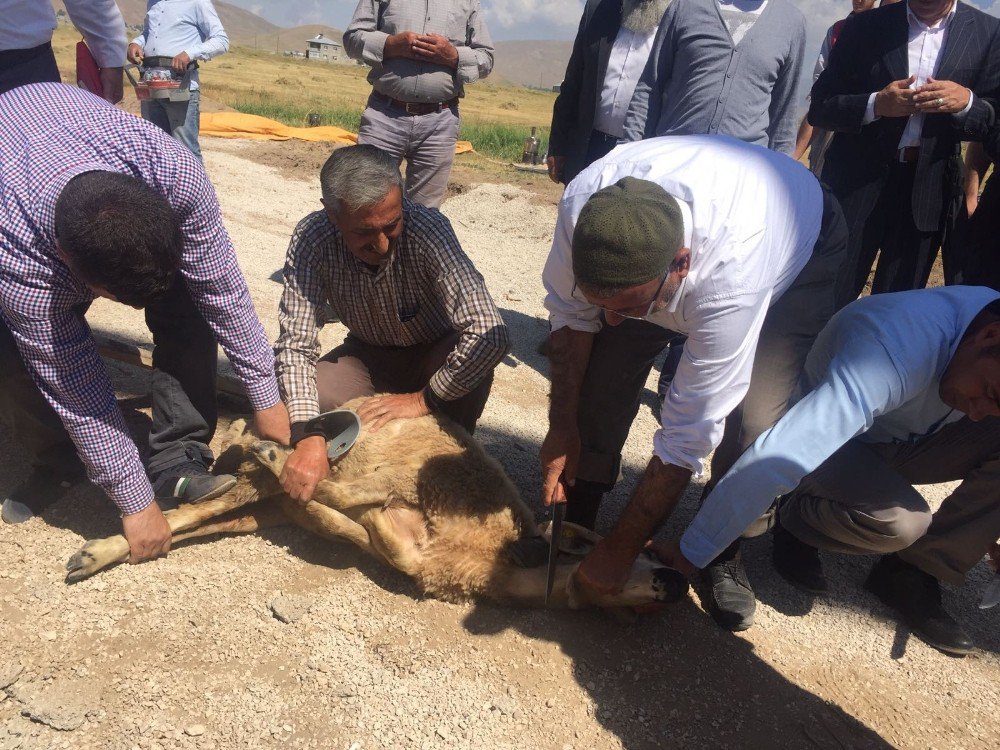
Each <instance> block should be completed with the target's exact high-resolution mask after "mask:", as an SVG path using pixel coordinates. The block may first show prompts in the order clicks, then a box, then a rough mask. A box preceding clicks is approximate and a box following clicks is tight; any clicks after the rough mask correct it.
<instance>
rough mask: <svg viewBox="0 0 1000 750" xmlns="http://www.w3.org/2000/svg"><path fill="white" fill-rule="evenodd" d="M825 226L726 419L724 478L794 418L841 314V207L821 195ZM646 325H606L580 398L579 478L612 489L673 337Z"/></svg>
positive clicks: (718, 454)
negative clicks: (818, 343) (791, 409)
mask: <svg viewBox="0 0 1000 750" xmlns="http://www.w3.org/2000/svg"><path fill="white" fill-rule="evenodd" d="M823 196H824V210H823V226H822V229H821V230H820V234H819V237H818V238H817V240H816V244H815V246H814V249H813V254H812V257H811V258H810V259H809V262H808V263H806V265H805V267H804V268H803V269H802V270H801V271H800V272H799V275H798V276H797V277H796V278H795V281H794V282H793V283H792V286H791V287H789V288H788V289H786V290H785V293H784V294H782V295H781V297H780V298H779V299H778V300H777V301H776V302H775V303H774V304H773V305H771V309H770V310H768V313H767V316H766V317H765V319H764V326H763V329H762V330H761V334H760V340H759V342H758V344H757V351H756V354H755V356H754V364H753V370H752V372H751V375H750V388H749V390H748V391H747V395H746V397H745V398H744V399H743V403H742V404H741V405H740V406H738V407H737V408H736V409H735V410H734V411H733V412H732V413H731V414H730V415H729V417H728V418H727V419H726V428H725V434H724V436H723V439H722V443H721V444H720V445H719V447H718V448H717V449H716V451H715V455H714V456H713V458H712V476H713V477H714V478H721V477H722V476H723V475H724V474H725V473H726V472H727V471H728V470H729V467H731V466H732V465H733V464H734V463H735V462H736V459H737V458H739V456H740V454H741V453H742V452H743V451H744V450H746V449H747V448H748V447H749V446H750V445H751V444H752V443H753V441H754V440H756V439H757V437H758V436H759V435H760V434H761V433H762V432H764V431H765V430H767V429H768V428H769V427H771V425H773V424H774V423H775V422H777V421H778V420H779V419H780V418H781V417H782V416H783V415H784V413H785V412H786V411H787V410H788V405H789V401H790V399H791V397H792V395H793V393H794V391H795V388H796V386H797V385H798V381H799V377H800V376H801V374H802V368H803V366H804V365H805V360H806V355H807V354H808V353H809V349H810V348H811V347H812V344H813V341H814V340H815V339H816V336H817V334H819V332H820V330H822V328H823V326H825V325H826V322H827V321H828V320H829V319H830V317H831V316H832V315H833V313H834V312H835V309H836V308H835V304H836V291H837V286H838V279H839V274H840V270H841V266H842V262H843V257H844V250H845V248H846V247H847V226H846V225H845V223H844V217H843V215H842V214H841V212H840V206H839V205H838V204H837V202H836V199H834V198H833V196H832V195H830V194H829V193H827V192H826V191H825V190H824V192H823ZM678 335H679V334H677V333H676V332H674V331H668V330H665V329H663V328H661V327H659V326H657V325H654V324H653V323H648V322H646V321H635V320H626V321H625V322H624V323H622V324H621V325H618V326H608V325H605V326H604V327H603V328H602V329H601V330H600V332H599V333H598V334H597V335H596V336H595V337H594V345H593V349H592V350H591V354H590V362H589V363H588V365H587V373H586V375H585V376H584V381H583V387H582V389H581V395H580V412H579V415H578V420H577V423H578V425H579V428H580V439H581V443H582V450H581V454H580V463H579V468H578V469H577V476H578V477H579V478H580V479H583V480H586V481H588V482H593V483H594V484H596V485H599V486H602V487H603V488H604V489H605V490H608V489H611V487H613V486H614V484H615V482H616V481H617V480H618V473H619V468H620V465H621V449H622V446H623V445H624V444H625V438H626V437H627V436H628V432H629V428H630V427H631V426H632V421H633V420H634V419H635V415H636V413H637V412H638V410H639V398H640V396H641V394H642V389H643V387H644V385H645V383H646V379H647V377H648V376H649V371H650V368H651V367H652V365H653V360H654V359H655V358H656V356H657V355H658V354H659V353H660V352H661V351H662V350H663V347H664V346H666V345H667V343H668V342H669V341H670V340H671V339H672V338H674V337H676V336H678Z"/></svg>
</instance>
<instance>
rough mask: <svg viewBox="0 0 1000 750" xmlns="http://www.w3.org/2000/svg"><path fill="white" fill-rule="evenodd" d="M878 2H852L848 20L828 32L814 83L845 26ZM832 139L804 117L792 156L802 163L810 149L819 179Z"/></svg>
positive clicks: (826, 131)
mask: <svg viewBox="0 0 1000 750" xmlns="http://www.w3.org/2000/svg"><path fill="white" fill-rule="evenodd" d="M876 2H877V0H851V12H850V13H849V14H848V15H847V18H841V19H840V20H839V21H837V22H836V23H834V24H832V25H831V26H830V28H828V29H827V30H826V36H824V37H823V44H822V45H820V48H819V56H818V57H817V58H816V66H815V67H814V68H813V83H816V79H817V78H819V74H820V73H822V72H823V71H824V70H825V69H826V64H827V61H828V60H829V59H830V51H831V50H832V49H833V45H835V44H836V43H837V39H838V38H839V37H840V32H841V30H842V29H843V28H844V24H845V23H847V19H848V18H851V17H852V16H855V15H857V14H858V13H864V12H865V11H867V10H871V9H872V8H874V7H875V4H876ZM832 138H833V133H831V132H830V131H829V130H824V129H823V128H814V127H813V126H812V125H810V124H809V118H808V117H807V116H806V117H803V118H802V122H801V123H800V124H799V134H798V136H796V138H795V153H794V154H793V155H792V156H793V158H794V159H795V161H801V159H802V157H803V156H805V154H806V149H808V150H809V169H811V170H812V173H813V174H814V175H816V176H817V177H819V176H820V175H821V174H822V173H823V157H824V155H825V154H826V149H827V147H828V146H829V145H830V141H831V139H832Z"/></svg>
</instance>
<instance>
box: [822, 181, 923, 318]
mask: <svg viewBox="0 0 1000 750" xmlns="http://www.w3.org/2000/svg"><path fill="white" fill-rule="evenodd" d="M916 166H917V165H916V163H909V164H904V163H901V162H895V163H893V165H892V166H891V167H890V172H889V177H888V179H887V180H886V183H885V186H884V187H883V189H882V193H881V194H880V195H879V197H878V200H877V201H876V203H875V206H874V207H872V209H871V211H870V212H868V215H867V218H866V219H864V220H860V219H859V217H856V216H852V215H851V214H852V213H855V211H852V210H851V209H852V208H855V207H853V206H852V207H850V208H848V207H847V206H845V215H846V218H847V221H848V230H849V233H850V240H849V245H848V252H847V263H846V264H845V273H844V275H843V281H844V283H843V286H842V289H841V292H840V294H839V297H840V300H839V304H840V306H841V307H842V306H843V305H846V304H848V303H850V302H852V301H853V300H855V299H857V298H858V296H859V295H860V294H861V292H862V290H863V289H864V288H865V283H866V282H867V281H868V276H869V275H870V273H871V269H872V264H873V263H874V262H875V256H876V254H878V265H877V266H876V268H875V278H874V280H873V281H872V294H878V293H880V292H903V291H906V290H909V289H920V288H922V287H924V286H926V285H927V278H928V277H929V276H930V273H931V267H932V266H933V265H934V258H935V257H936V256H937V251H938V247H939V246H940V244H941V228H940V226H939V228H938V229H936V230H935V231H933V232H923V231H921V230H919V229H917V227H916V225H915V224H914V221H913V178H914V174H915V173H916ZM845 202H846V201H845ZM858 213H859V214H860V211H858Z"/></svg>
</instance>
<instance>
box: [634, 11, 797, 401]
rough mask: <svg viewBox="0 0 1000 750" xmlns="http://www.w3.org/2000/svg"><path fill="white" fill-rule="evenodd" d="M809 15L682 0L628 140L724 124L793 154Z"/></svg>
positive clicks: (665, 375) (672, 370) (655, 54)
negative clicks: (797, 101) (798, 90)
mask: <svg viewBox="0 0 1000 750" xmlns="http://www.w3.org/2000/svg"><path fill="white" fill-rule="evenodd" d="M805 23H806V22H805V18H804V17H803V15H802V13H801V12H800V11H799V9H798V8H796V7H795V6H794V5H793V4H792V3H791V2H790V0H673V2H671V3H670V5H669V7H668V9H667V11H666V13H665V14H664V15H663V19H662V20H661V21H660V28H659V31H658V32H657V35H656V39H655V40H654V42H653V50H652V53H651V56H650V60H649V64H648V65H647V66H646V69H645V71H644V72H643V74H642V78H641V79H640V81H639V83H638V85H636V88H635V93H634V95H633V97H632V101H631V102H630V103H629V106H628V111H627V114H626V115H625V125H624V140H627V141H637V140H641V139H643V138H650V137H652V136H659V135H690V134H694V133H709V134H715V133H718V134H720V135H731V136H733V137H735V138H739V139H740V140H742V141H746V142H747V143H756V144H758V145H760V146H766V147H767V148H770V149H772V150H774V151H781V152H782V153H786V154H791V153H792V151H793V149H794V148H795V105H796V101H795V94H796V91H797V89H798V84H799V75H800V73H801V71H802V64H803V59H804V57H805V43H806V28H805ZM683 347H684V337H683V336H678V337H676V338H675V339H674V340H672V341H671V342H670V343H669V344H668V351H667V356H666V359H665V361H664V363H663V366H662V368H661V370H660V381H659V384H658V386H657V395H658V403H659V404H662V403H663V401H664V400H665V399H666V397H667V392H668V391H669V389H670V383H671V382H672V381H673V378H674V375H675V374H676V372H677V366H678V364H679V363H680V360H681V356H682V355H683Z"/></svg>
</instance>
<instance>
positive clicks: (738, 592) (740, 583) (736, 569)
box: [701, 540, 757, 633]
mask: <svg viewBox="0 0 1000 750" xmlns="http://www.w3.org/2000/svg"><path fill="white" fill-rule="evenodd" d="M739 543H740V542H739V540H736V542H734V543H733V545H732V546H730V547H729V549H727V550H726V551H725V552H723V553H722V554H721V555H719V557H717V558H715V559H714V560H713V561H712V562H710V563H709V564H708V565H707V566H706V567H705V569H704V570H702V571H701V583H702V586H703V587H704V603H705V606H706V608H707V609H708V613H709V614H710V615H711V616H712V619H713V620H715V622H716V624H718V626H719V627H721V628H725V629H726V630H731V631H733V632H734V633H738V632H740V631H741V630H746V629H747V628H749V627H750V626H751V625H753V615H754V612H755V611H756V609H757V600H756V598H754V595H753V589H752V588H750V580H749V579H748V578H747V573H746V571H745V570H744V569H743V561H742V557H741V555H740V550H739Z"/></svg>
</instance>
